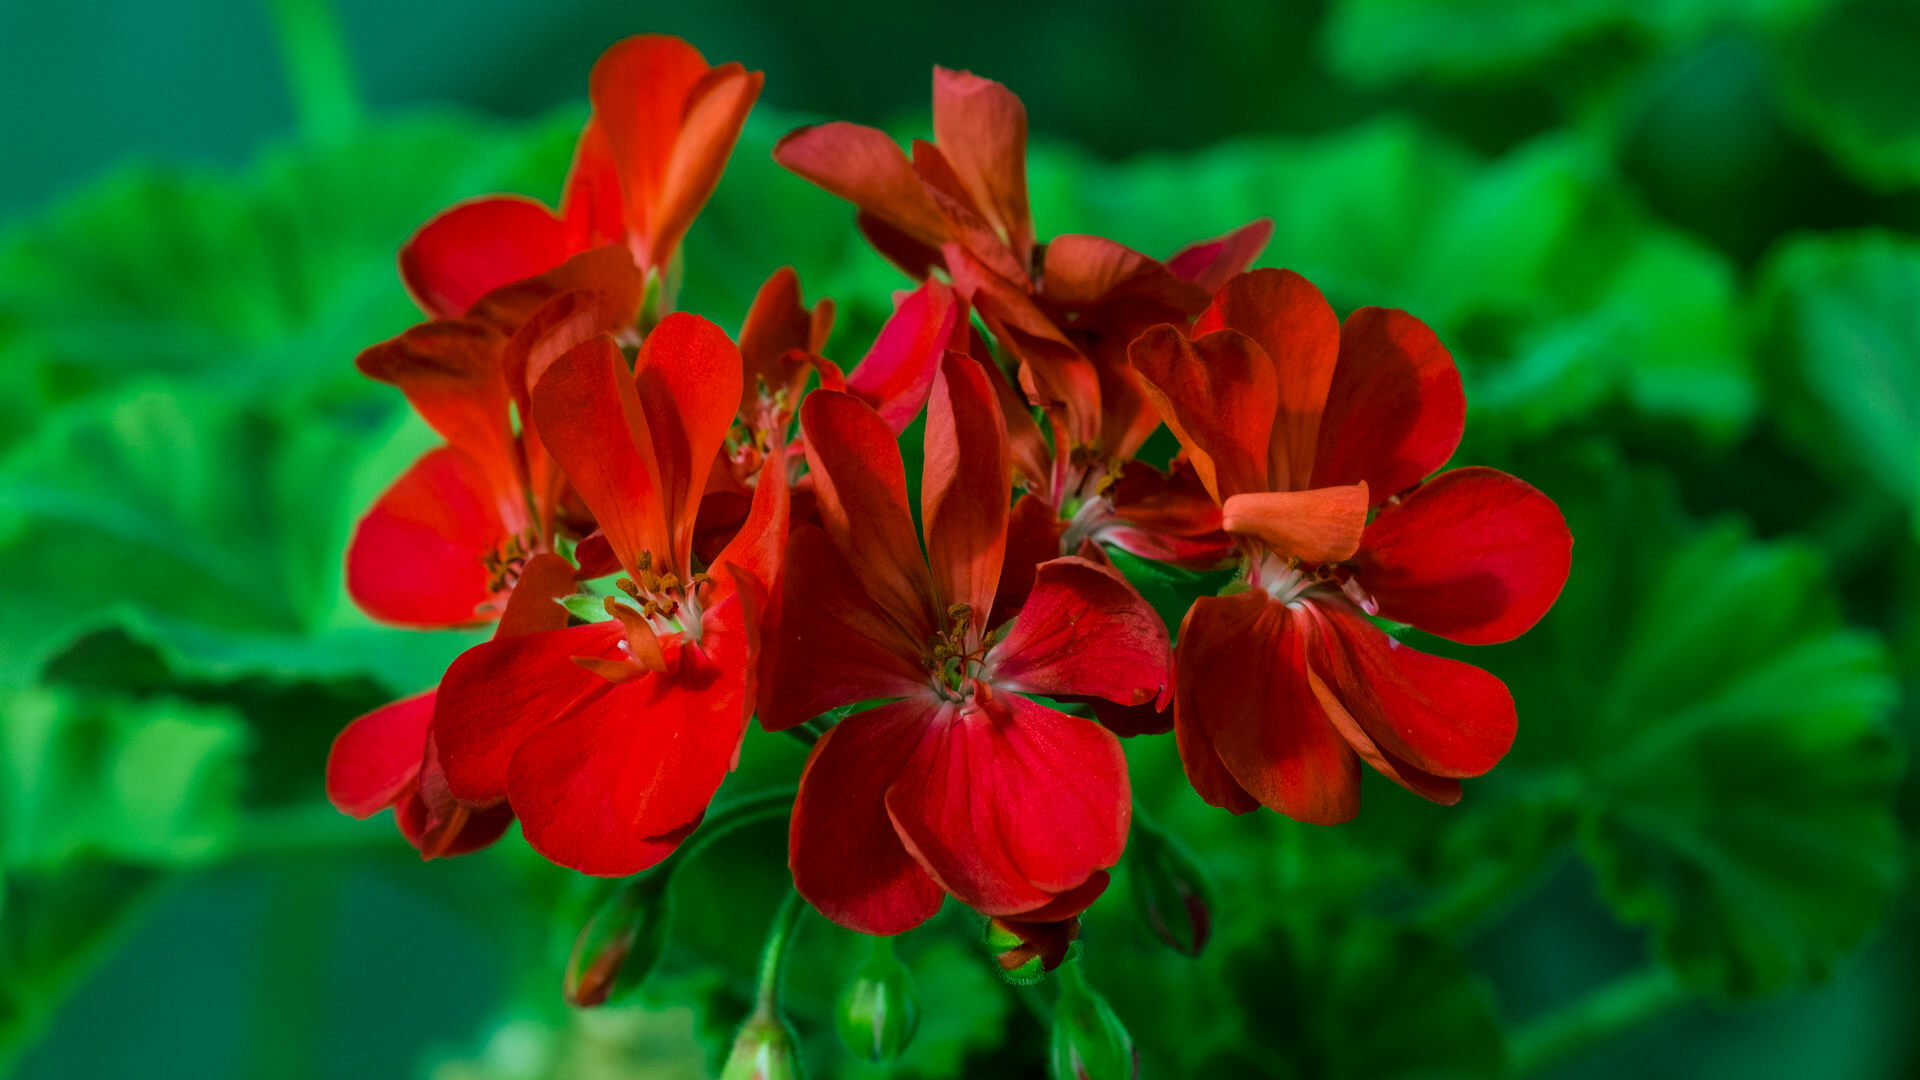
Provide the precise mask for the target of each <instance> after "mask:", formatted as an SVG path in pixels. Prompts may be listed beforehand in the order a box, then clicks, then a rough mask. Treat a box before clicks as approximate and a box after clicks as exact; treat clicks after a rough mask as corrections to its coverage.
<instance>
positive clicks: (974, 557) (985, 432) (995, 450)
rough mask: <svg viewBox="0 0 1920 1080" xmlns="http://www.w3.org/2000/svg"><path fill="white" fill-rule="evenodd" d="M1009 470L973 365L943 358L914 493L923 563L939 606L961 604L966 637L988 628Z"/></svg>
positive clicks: (996, 409)
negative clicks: (917, 494) (920, 477)
mask: <svg viewBox="0 0 1920 1080" xmlns="http://www.w3.org/2000/svg"><path fill="white" fill-rule="evenodd" d="M1012 500H1013V466H1012V463H1011V462H1009V461H1008V459H1007V425H1006V423H1005V421H1003V420H1002V419H1001V417H1000V404H999V402H998V401H996V400H995V399H994V394H993V385H992V384H991V383H989V382H988V381H987V375H986V372H985V371H982V370H981V368H980V363H979V362H978V361H976V360H974V359H972V358H971V357H966V356H961V355H959V354H958V353H948V354H947V355H946V358H945V359H944V360H942V361H941V363H940V374H939V375H938V377H936V378H935V379H934V383H933V397H932V399H931V400H930V401H929V402H928V406H927V435H926V468H925V473H924V481H923V483H922V484H921V488H920V517H921V521H922V522H924V523H925V526H924V531H925V534H926V538H927V565H928V567H929V568H930V569H931V570H932V571H933V581H934V589H935V595H937V596H938V597H939V598H940V600H941V602H942V603H943V604H948V605H951V604H956V603H959V604H965V605H967V608H968V610H969V611H970V612H971V615H970V618H971V620H972V623H971V626H972V637H971V639H970V640H974V641H977V640H979V637H980V635H983V634H985V633H986V631H987V630H988V629H989V628H988V627H987V626H986V625H985V623H986V619H987V615H988V613H989V612H990V611H991V610H992V609H993V594H994V590H995V589H996V588H998V586H999V584H1000V564H1001V561H1002V560H1003V559H1004V558H1005V556H1006V548H1007V508H1008V505H1009V504H1010V503H1011V502H1012Z"/></svg>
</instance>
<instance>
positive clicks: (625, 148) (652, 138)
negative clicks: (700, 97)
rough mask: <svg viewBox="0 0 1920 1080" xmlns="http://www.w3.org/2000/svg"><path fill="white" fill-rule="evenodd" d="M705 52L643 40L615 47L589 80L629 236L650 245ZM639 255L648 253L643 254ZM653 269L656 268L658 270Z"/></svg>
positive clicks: (670, 40) (641, 250)
mask: <svg viewBox="0 0 1920 1080" xmlns="http://www.w3.org/2000/svg"><path fill="white" fill-rule="evenodd" d="M708 70H709V68H708V67H707V61H706V59H705V58H704V57H702V56H701V55H700V50H698V49H696V48H694V47H693V46H691V45H689V44H687V43H686V42H684V41H682V40H680V39H679V38H677V37H670V36H668V35H665V34H637V35H635V36H633V37H630V38H627V39H625V40H623V41H619V42H616V43H615V44H614V45H613V46H612V47H610V48H608V49H607V51H606V52H604V53H601V54H600V59H598V60H597V61H595V62H594V65H593V71H592V72H591V73H590V74H589V75H588V77H587V96H588V97H589V98H590V99H591V100H592V101H593V121H594V124H595V125H596V126H597V128H598V129H599V131H600V133H601V134H602V135H603V136H604V137H605V139H606V142H607V150H608V154H609V156H610V157H611V159H612V161H613V167H614V170H615V172H616V173H618V175H619V177H620V192H621V196H622V200H621V201H622V204H623V206H624V208H625V217H626V223H627V228H628V230H630V231H631V232H634V233H637V234H639V235H640V236H641V237H645V238H651V237H652V235H653V233H654V231H655V228H656V224H657V223H656V221H655V220H654V218H655V215H654V211H655V208H656V207H658V206H659V205H660V204H661V199H662V195H663V193H664V189H665V187H666V178H667V171H668V166H669V163H670V161H671V160H672V158H673V153H674V146H675V143H676V142H677V141H678V140H679V138H680V130H681V124H682V122H683V121H684V119H685V117H686V112H687V103H688V102H687V99H688V96H689V95H690V94H691V93H692V92H693V89H694V87H695V86H697V85H698V84H699V83H700V81H701V79H702V78H704V77H705V76H706V74H707V72H708ZM635 250H636V254H637V255H642V256H644V255H646V254H647V252H648V249H647V248H645V247H642V246H636V249H635ZM649 265H652V264H651V262H650V263H649Z"/></svg>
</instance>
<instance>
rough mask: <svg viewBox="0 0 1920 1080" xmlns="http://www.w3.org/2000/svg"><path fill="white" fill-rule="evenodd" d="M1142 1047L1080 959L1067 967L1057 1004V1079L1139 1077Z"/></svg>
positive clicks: (1097, 1079) (1054, 1077)
mask: <svg viewBox="0 0 1920 1080" xmlns="http://www.w3.org/2000/svg"><path fill="white" fill-rule="evenodd" d="M1139 1075H1140V1052H1139V1051H1138V1050H1136V1049H1135V1048H1134V1045H1133V1036H1131V1035H1129V1034H1127V1029H1126V1025H1124V1024H1122V1023H1121V1022H1120V1018H1119V1017H1118V1016H1115V1015H1114V1012H1113V1007H1112V1006H1110V1005H1108V1004H1107V1000H1106V999H1105V998H1103V997H1101V996H1100V995H1099V994H1096V993H1094V992H1093V988H1092V987H1089V986H1088V985H1087V983H1086V978H1085V976H1083V975H1081V973H1080V967H1079V965H1078V964H1075V965H1072V966H1070V967H1068V968H1067V969H1066V970H1065V971H1063V972H1062V973H1061V978H1060V1000H1059V1001H1058V1002H1057V1003H1055V1005H1054V1007H1053V1080H1133V1078H1134V1077H1137V1076H1139Z"/></svg>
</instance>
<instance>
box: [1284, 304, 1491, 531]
mask: <svg viewBox="0 0 1920 1080" xmlns="http://www.w3.org/2000/svg"><path fill="white" fill-rule="evenodd" d="M1466 420H1467V398H1466V394H1465V392H1464V391H1462V390H1461V388H1460V371H1459V369H1458V368H1455V367H1454V366H1453V357H1452V356H1450V355H1448V353H1447V350H1446V348H1445V347H1444V346H1442V345H1441V344H1440V339H1439V338H1438V337H1435V336H1434V333H1433V331H1432V330H1429V329H1428V328H1427V326H1426V324H1425V323H1423V322H1421V321H1420V320H1418V319H1416V318H1414V317H1413V316H1411V315H1409V314H1407V313H1406V312H1404V311H1398V310H1390V309H1387V308H1361V309H1359V310H1358V311H1355V312H1354V313H1353V314H1351V315H1349V316H1347V321H1346V323H1345V325H1343V326H1342V327H1341V328H1340V360H1339V363H1337V364H1336V365H1335V366H1334V371H1333V381H1332V382H1331V383H1330V384H1329V385H1328V387H1327V403H1326V410H1325V412H1324V413H1322V415H1321V417H1320V434H1319V443H1320V448H1319V451H1318V453H1317V455H1316V457H1315V458H1314V464H1313V483H1312V486H1314V487H1329V486H1332V485H1335V484H1351V483H1355V482H1357V481H1361V480H1365V481H1366V482H1367V488H1368V489H1369V490H1370V491H1371V492H1372V493H1373V500H1374V502H1375V503H1376V504H1378V503H1382V502H1385V501H1386V500H1387V499H1388V498H1390V497H1392V496H1393V495H1394V494H1396V493H1398V492H1401V491H1405V490H1406V489H1407V488H1410V487H1412V486H1413V485H1415V484H1417V483H1419V482H1420V481H1421V479H1422V478H1424V477H1425V476H1427V475H1428V474H1429V473H1432V472H1433V471H1434V470H1435V469H1438V468H1439V467H1440V466H1442V465H1445V464H1446V463H1447V459H1448V458H1450V457H1452V456H1453V451H1454V448H1455V447H1457V446H1459V445H1460V434H1461V432H1463V431H1464V430H1465V429H1466Z"/></svg>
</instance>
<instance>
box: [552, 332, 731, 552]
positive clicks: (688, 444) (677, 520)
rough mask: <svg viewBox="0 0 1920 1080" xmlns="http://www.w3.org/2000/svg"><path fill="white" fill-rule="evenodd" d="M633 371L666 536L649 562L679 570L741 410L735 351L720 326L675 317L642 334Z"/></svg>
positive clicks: (690, 544)
mask: <svg viewBox="0 0 1920 1080" xmlns="http://www.w3.org/2000/svg"><path fill="white" fill-rule="evenodd" d="M633 367H634V373H633V379H634V384H635V387H636V388H637V390H638V393H639V396H640V406H641V408H642V409H644V410H645V411H646V414H647V428H648V430H649V431H650V432H652V435H653V453H654V462H655V466H656V468H657V469H658V470H659V471H658V473H657V475H658V476H659V478H660V496H661V498H662V500H663V501H664V502H665V510H666V519H667V528H668V531H669V535H670V536H671V538H672V547H671V548H669V549H668V550H667V551H656V552H655V553H654V557H655V558H666V557H669V555H668V552H669V551H670V552H671V556H670V557H671V558H672V559H673V563H672V566H673V567H674V568H675V569H677V570H684V569H685V568H686V567H687V566H688V562H687V557H688V555H689V553H690V552H691V551H692V549H693V528H694V521H695V518H696V516H697V514H698V510H699V504H700V494H701V492H703V491H704V490H706V485H707V477H708V476H709V475H710V474H711V473H712V471H713V465H714V461H715V460H716V459H717V458H718V457H719V455H720V446H721V444H722V443H723V442H725V441H726V437H727V431H728V429H729V428H731V427H732V426H733V418H734V415H735V413H736V412H737V410H738V408H739V402H740V383H741V366H740V350H738V349H736V348H735V347H734V344H733V340H732V339H731V338H729V337H727V334H726V331H724V330H722V329H720V328H719V327H718V326H715V325H714V324H713V323H711V322H709V321H707V320H706V319H703V318H701V317H700V316H698V315H691V314H688V313H687V312H684V311H677V312H674V313H673V314H671V315H669V316H667V317H666V318H665V319H662V320H661V322H660V325H659V326H656V327H654V329H653V333H651V334H648V335H647V340H646V342H645V343H644V344H642V345H641V347H640V356H639V358H638V359H637V360H635V361H634V365H633ZM568 474H569V475H571V474H572V469H571V468H569V469H568ZM583 494H584V493H583ZM588 505H592V503H591V500H589V504H588ZM595 514H596V516H598V510H597V509H596V510H595ZM603 527H604V525H603Z"/></svg>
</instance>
